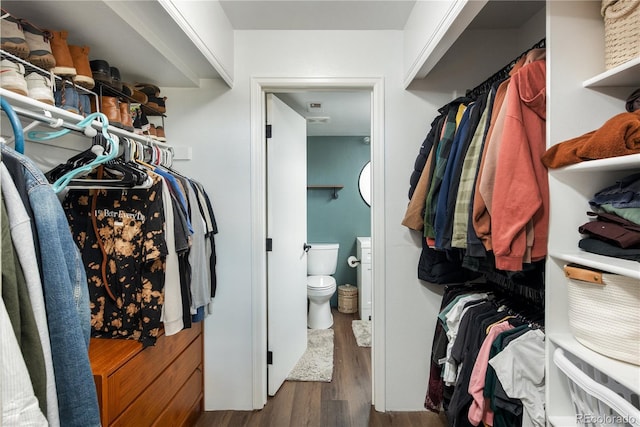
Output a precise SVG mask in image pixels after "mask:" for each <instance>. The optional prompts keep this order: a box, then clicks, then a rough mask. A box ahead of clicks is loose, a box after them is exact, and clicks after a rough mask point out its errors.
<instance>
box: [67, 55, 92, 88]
mask: <svg viewBox="0 0 640 427" xmlns="http://www.w3.org/2000/svg"><path fill="white" fill-rule="evenodd" d="M69 53H70V54H71V60H72V61H73V66H74V68H75V69H76V76H75V77H74V78H73V82H74V83H75V84H77V85H78V86H82V87H84V88H87V89H93V87H94V86H95V85H96V82H95V81H94V80H93V77H92V76H93V73H92V71H91V66H90V65H89V46H73V45H69Z"/></svg>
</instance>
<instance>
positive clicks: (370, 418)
mask: <svg viewBox="0 0 640 427" xmlns="http://www.w3.org/2000/svg"><path fill="white" fill-rule="evenodd" d="M355 316H356V315H354V314H343V313H339V312H338V311H337V310H334V313H333V318H334V326H333V328H334V330H335V341H334V371H333V380H332V381H331V382H330V383H320V382H297V381H285V382H284V384H283V385H282V387H281V388H280V390H278V392H277V393H276V395H275V396H274V397H271V398H269V400H268V401H267V404H266V405H265V407H264V408H263V409H261V410H257V411H211V412H205V413H203V414H202V416H201V417H200V419H199V420H198V422H197V424H196V427H242V426H251V427H253V426H256V427H287V426H290V427H301V426H310V427H365V426H371V427H387V426H394V427H395V426H397V427H444V426H446V421H445V418H444V417H443V416H438V415H436V414H433V413H431V412H427V411H420V412H386V413H381V412H377V411H376V410H375V409H373V407H372V406H371V349H370V348H365V347H358V346H357V344H356V340H355V338H354V336H353V332H352V331H351V321H352V320H353V319H355V318H356V317H355ZM426 380H427V379H426V378H425V382H426Z"/></svg>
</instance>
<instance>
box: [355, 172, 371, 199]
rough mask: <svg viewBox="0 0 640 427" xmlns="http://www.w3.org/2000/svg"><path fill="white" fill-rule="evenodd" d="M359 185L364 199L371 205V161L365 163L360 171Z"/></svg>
mask: <svg viewBox="0 0 640 427" xmlns="http://www.w3.org/2000/svg"><path fill="white" fill-rule="evenodd" d="M358 187H359V188H360V195H361V196H362V200H364V202H365V203H366V204H367V205H368V206H371V162H367V163H365V165H364V167H363V168H362V170H361V171H360V179H359V180H358Z"/></svg>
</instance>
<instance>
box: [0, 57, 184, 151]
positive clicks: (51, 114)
mask: <svg viewBox="0 0 640 427" xmlns="http://www.w3.org/2000/svg"><path fill="white" fill-rule="evenodd" d="M0 56H1V57H2V59H9V60H11V61H14V62H18V63H20V64H22V65H23V66H24V67H25V70H28V72H29V73H30V72H37V73H39V74H41V75H43V76H46V77H48V78H50V79H51V80H52V82H55V83H54V88H56V87H61V86H62V85H73V83H72V82H70V81H68V80H66V79H63V78H61V77H60V76H57V75H55V74H53V73H50V72H49V71H46V70H44V69H41V68H39V67H37V66H35V65H33V64H31V63H29V62H27V61H25V60H23V59H21V58H19V57H17V56H15V55H12V54H10V53H9V52H6V51H3V50H0ZM96 88H98V87H96ZM75 89H76V90H79V91H82V92H83V93H85V94H88V95H89V96H92V97H94V99H95V100H96V103H95V105H96V109H99V106H100V103H99V102H98V101H99V99H98V97H99V94H98V93H96V92H94V91H91V90H88V89H86V88H83V87H80V86H77V85H75ZM103 89H104V88H103ZM109 90H112V91H113V89H111V88H109ZM117 96H122V97H126V95H125V94H118V95H117ZM0 98H2V99H4V100H5V101H7V103H8V104H9V105H10V106H11V108H13V110H14V111H15V113H16V114H17V115H18V116H19V118H20V119H21V122H22V131H23V135H24V139H25V141H30V140H29V139H28V133H29V131H31V130H43V131H47V132H51V131H55V130H57V129H60V128H64V129H68V130H71V131H74V132H73V133H72V134H69V135H70V136H68V137H67V136H65V137H64V138H58V139H55V140H52V141H38V143H39V144H45V145H50V146H56V147H60V148H65V149H69V150H73V151H80V150H82V149H85V148H87V147H84V145H86V144H82V143H80V144H79V143H78V138H74V137H73V135H78V136H80V140H85V141H86V140H87V137H89V138H92V137H93V136H95V135H96V134H97V130H99V129H101V127H102V123H100V122H98V121H94V122H93V123H92V124H91V126H88V127H81V126H78V125H77V124H78V123H79V122H80V121H82V120H83V119H84V117H83V116H82V115H80V114H77V113H74V112H71V111H67V110H65V109H62V108H60V107H57V106H55V105H51V104H47V103H44V102H41V101H38V100H36V99H33V98H30V97H28V96H24V95H21V94H19V93H15V92H12V91H10V90H7V89H4V88H0ZM98 112H99V111H98ZM152 114H153V112H152ZM155 114H158V115H160V113H158V112H155ZM0 116H1V118H2V127H1V129H2V134H1V135H0V136H2V137H3V138H4V139H5V142H6V143H12V142H13V141H14V140H15V136H14V135H13V133H12V132H11V129H12V127H11V126H5V118H6V117H5V114H1V115H0ZM108 132H109V133H111V134H114V135H117V136H118V137H120V138H127V139H129V140H131V141H136V142H139V143H141V144H143V145H145V146H149V147H154V148H157V149H159V150H160V151H162V153H165V154H164V157H165V158H167V159H168V162H169V163H171V162H173V154H174V149H173V147H172V146H170V145H168V144H167V143H165V142H160V141H157V140H155V139H153V138H151V137H150V136H149V135H140V134H136V133H133V132H130V131H127V130H125V129H121V128H118V127H115V126H112V125H109V129H108Z"/></svg>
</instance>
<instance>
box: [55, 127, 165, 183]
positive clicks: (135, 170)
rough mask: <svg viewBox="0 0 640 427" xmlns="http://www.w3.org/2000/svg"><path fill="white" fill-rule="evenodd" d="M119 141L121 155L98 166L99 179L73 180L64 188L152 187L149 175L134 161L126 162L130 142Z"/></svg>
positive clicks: (94, 148) (123, 139)
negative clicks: (99, 169) (120, 142)
mask: <svg viewBox="0 0 640 427" xmlns="http://www.w3.org/2000/svg"><path fill="white" fill-rule="evenodd" d="M121 141H122V144H121V145H120V148H122V150H120V151H121V154H120V155H119V156H117V157H116V158H114V159H112V160H108V161H106V162H104V163H101V164H100V168H101V171H100V174H98V176H99V178H98V177H95V176H91V177H87V178H74V179H72V180H70V181H69V182H68V183H67V186H66V188H69V189H95V188H99V189H119V190H122V189H124V188H132V189H133V188H149V187H151V186H152V185H153V179H152V178H151V177H150V176H149V174H147V172H146V171H145V170H144V169H142V168H141V167H139V165H138V164H137V163H135V162H134V161H132V160H127V159H128V158H130V154H131V152H130V151H131V141H130V140H128V139H126V138H122V140H121ZM96 147H99V145H97V144H96V145H94V146H93V147H92V150H96ZM89 151H91V150H89ZM81 154H82V153H81ZM76 157H77V156H76ZM72 159H73V158H72ZM72 159H70V160H72ZM91 172H93V170H92V171H91Z"/></svg>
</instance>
